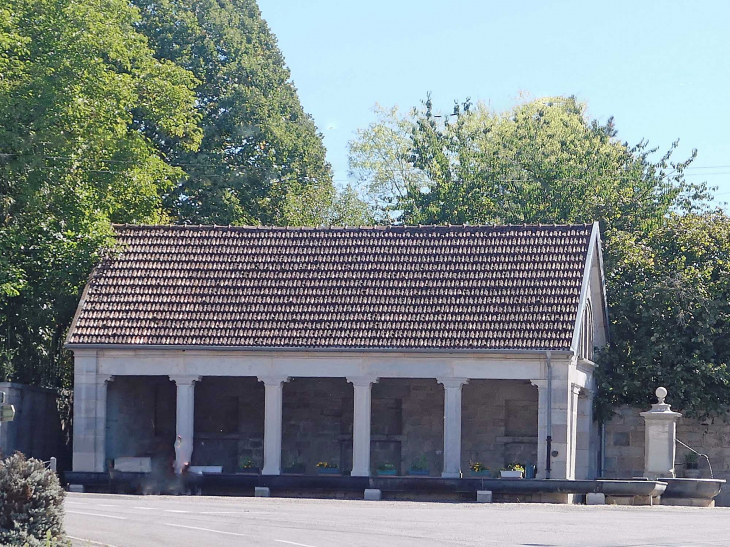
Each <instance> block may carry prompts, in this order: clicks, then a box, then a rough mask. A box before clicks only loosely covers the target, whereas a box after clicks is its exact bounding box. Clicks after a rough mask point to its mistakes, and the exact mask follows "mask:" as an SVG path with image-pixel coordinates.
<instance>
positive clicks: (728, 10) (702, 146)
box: [259, 0, 730, 201]
mask: <svg viewBox="0 0 730 547" xmlns="http://www.w3.org/2000/svg"><path fill="white" fill-rule="evenodd" d="M259 6H260V8H261V11H262V12H263V16H264V18H265V19H266V21H267V22H268V23H269V25H270V27H271V29H272V30H273V32H274V33H275V34H276V36H277V37H278V39H279V45H280V47H281V49H282V51H283V53H284V56H285V58H286V61H287V64H288V66H289V68H290V69H291V71H292V78H293V80H294V83H295V84H296V86H297V88H298V90H299V96H300V98H301V101H302V104H303V105H304V108H305V110H306V111H307V112H309V113H310V114H312V116H313V117H314V119H315V122H316V123H317V126H318V127H319V129H320V130H321V131H322V133H323V134H324V136H325V145H326V146H327V157H328V159H329V161H330V162H331V163H332V166H333V168H334V171H335V180H336V181H337V182H338V183H342V182H344V181H346V180H347V142H348V140H350V139H351V138H352V137H353V135H354V131H355V130H356V129H357V128H360V127H365V126H366V125H367V124H368V123H370V122H371V121H373V120H374V116H373V113H372V107H373V105H374V104H375V103H376V102H377V103H380V104H381V105H383V106H392V105H399V106H400V107H401V108H403V109H408V108H410V107H412V106H416V105H418V104H420V101H421V100H422V99H424V98H425V96H426V93H427V92H429V91H430V92H431V93H432V96H433V99H434V103H435V104H436V105H437V106H438V107H439V108H441V109H444V110H450V109H451V106H452V105H453V101H454V100H455V99H464V98H466V97H471V98H472V100H473V101H476V100H481V101H484V102H486V103H489V104H490V105H491V106H492V107H493V108H496V109H498V110H503V109H506V108H508V107H510V106H511V105H512V104H514V103H515V101H516V100H517V97H518V96H519V94H520V93H525V92H526V93H529V94H530V95H532V96H535V97H541V96H545V95H571V94H574V95H576V96H577V97H578V98H579V99H580V100H582V101H584V102H586V103H587V104H588V110H589V114H590V116H591V117H593V118H598V119H599V120H602V121H605V120H606V119H607V118H608V117H609V116H614V117H615V120H616V125H617V128H618V131H619V137H620V138H621V139H622V140H627V141H629V142H630V143H635V142H638V141H639V140H640V139H642V138H645V139H648V140H649V141H650V144H652V145H655V146H659V147H660V150H661V151H663V150H664V149H666V148H667V147H668V146H669V145H670V144H671V142H672V141H674V140H675V139H680V149H679V151H678V153H677V155H676V156H675V157H676V158H677V159H684V158H685V157H686V156H688V155H689V153H690V151H691V149H692V148H697V149H698V151H699V155H698V158H697V160H696V161H695V163H693V165H692V168H691V169H690V170H689V171H688V174H689V176H688V178H689V179H690V180H695V181H703V180H704V181H707V182H708V183H709V184H710V185H712V186H718V190H717V199H718V200H719V201H730V137H728V129H730V104H729V102H728V97H729V95H730V94H729V90H730V62H728V54H730V48H729V47H728V45H729V44H730V31H729V30H730V27H729V26H728V25H730V2H727V1H721V0H715V1H698V2H687V1H684V2H680V1H676V2H672V1H666V0H665V1H662V2H658V1H648V0H645V1H641V0H633V1H615V0H614V1H608V2H587V1H585V0H583V1H567V0H566V1H555V2H547V1H523V2H515V1H513V2H509V1H506V2H505V1H502V2H491V1H481V2H480V1H466V0H465V1H456V0H451V1H449V2H446V1H428V0H420V1H415V0H390V1H384V0H368V1H367V2H354V1H346V0H310V1H304V0H301V1H300V0H296V1H295V0H259Z"/></svg>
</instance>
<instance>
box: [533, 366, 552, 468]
mask: <svg viewBox="0 0 730 547" xmlns="http://www.w3.org/2000/svg"><path fill="white" fill-rule="evenodd" d="M530 383H531V384H532V385H533V386H535V387H536V388H537V463H536V465H537V473H536V475H535V476H536V478H538V479H544V478H546V469H545V465H546V462H547V437H548V435H549V432H548V427H547V422H548V419H547V418H548V408H547V380H530Z"/></svg>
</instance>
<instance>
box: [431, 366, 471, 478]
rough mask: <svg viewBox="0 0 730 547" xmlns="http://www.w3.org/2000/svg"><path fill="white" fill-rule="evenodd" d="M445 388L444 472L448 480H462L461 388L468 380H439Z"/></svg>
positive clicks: (442, 474) (443, 474)
mask: <svg viewBox="0 0 730 547" xmlns="http://www.w3.org/2000/svg"><path fill="white" fill-rule="evenodd" d="M438 382H439V384H443V386H444V471H443V473H441V476H442V477H444V478H447V479H457V478H461V388H462V386H463V385H464V384H466V383H467V382H469V380H468V379H467V378H439V379H438Z"/></svg>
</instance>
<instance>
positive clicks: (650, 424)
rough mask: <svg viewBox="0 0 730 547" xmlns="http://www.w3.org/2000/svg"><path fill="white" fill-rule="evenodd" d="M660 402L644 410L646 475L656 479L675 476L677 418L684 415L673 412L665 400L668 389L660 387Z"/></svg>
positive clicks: (657, 392) (658, 394) (658, 389)
mask: <svg viewBox="0 0 730 547" xmlns="http://www.w3.org/2000/svg"><path fill="white" fill-rule="evenodd" d="M656 396H657V398H658V399H659V402H658V403H656V404H653V405H651V410H649V411H647V412H642V413H641V415H642V416H643V417H644V424H645V427H644V436H645V441H644V477H646V478H648V479H652V480H656V479H657V478H659V477H674V476H675V475H674V455H675V451H676V449H675V446H676V441H677V420H679V418H680V416H682V415H681V414H680V413H679V412H673V411H672V410H671V408H670V406H669V405H668V404H666V403H665V402H664V398H665V397H666V396H667V390H666V389H665V388H663V387H658V388H657V390H656Z"/></svg>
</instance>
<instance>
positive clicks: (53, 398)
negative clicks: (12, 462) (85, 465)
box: [0, 382, 64, 461]
mask: <svg viewBox="0 0 730 547" xmlns="http://www.w3.org/2000/svg"><path fill="white" fill-rule="evenodd" d="M0 391H4V392H5V393H6V394H7V399H6V401H5V402H6V403H8V404H12V405H14V406H15V412H16V414H15V419H14V420H13V421H12V422H7V423H2V424H0V452H2V453H3V454H6V455H10V454H12V453H14V452H16V451H20V452H22V453H23V454H25V455H26V456H28V457H32V458H38V459H40V460H43V461H48V460H49V459H50V458H51V457H56V458H60V457H61V455H62V453H63V452H64V448H63V446H62V438H63V436H62V431H61V418H60V416H59V413H58V406H57V399H58V395H57V393H56V392H55V391H53V390H51V389H44V388H40V387H35V386H28V385H25V384H17V383H14V382H0Z"/></svg>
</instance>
